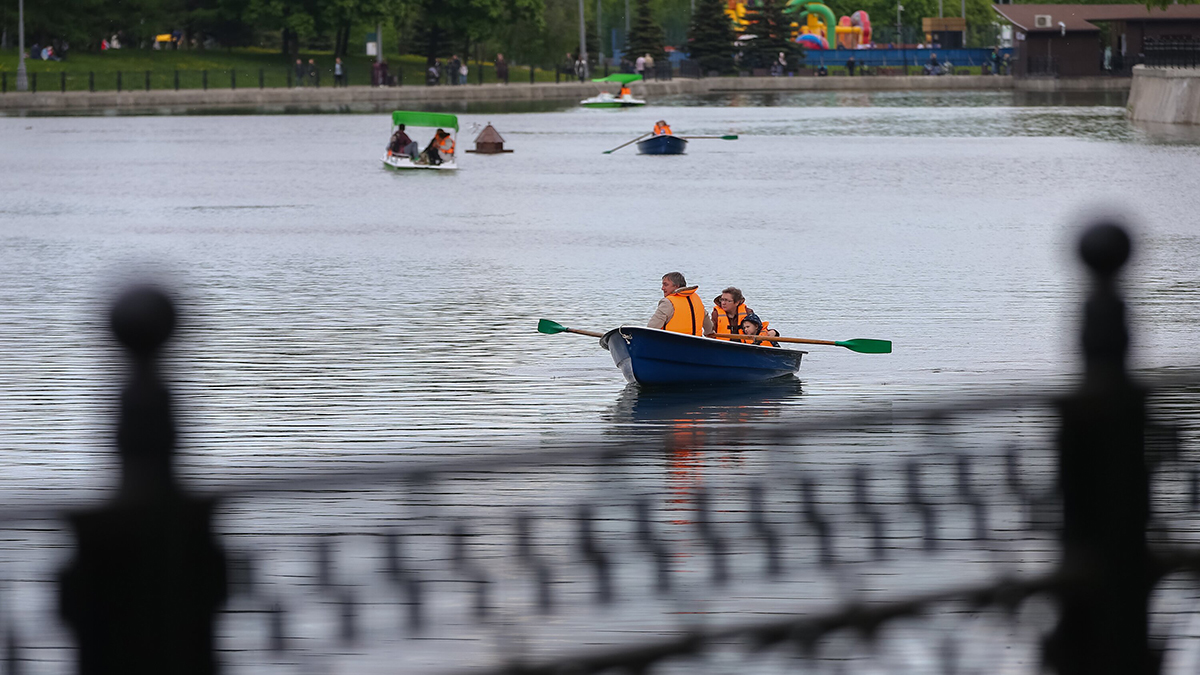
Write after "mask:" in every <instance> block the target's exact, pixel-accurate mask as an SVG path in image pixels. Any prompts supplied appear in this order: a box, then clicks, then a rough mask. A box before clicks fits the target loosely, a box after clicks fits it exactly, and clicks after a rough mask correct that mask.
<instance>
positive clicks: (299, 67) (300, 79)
mask: <svg viewBox="0 0 1200 675" xmlns="http://www.w3.org/2000/svg"><path fill="white" fill-rule="evenodd" d="M296 86H297V87H303V86H304V62H303V61H301V60H300V59H296Z"/></svg>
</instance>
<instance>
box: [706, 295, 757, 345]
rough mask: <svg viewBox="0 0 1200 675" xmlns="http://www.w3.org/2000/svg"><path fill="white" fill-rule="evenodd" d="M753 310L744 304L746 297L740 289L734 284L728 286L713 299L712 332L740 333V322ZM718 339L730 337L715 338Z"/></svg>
mask: <svg viewBox="0 0 1200 675" xmlns="http://www.w3.org/2000/svg"><path fill="white" fill-rule="evenodd" d="M753 313H754V310H752V309H750V308H749V307H747V306H746V298H745V297H743V296H742V291H741V290H739V289H738V288H736V287H734V286H730V287H729V288H726V289H725V290H723V291H721V294H720V295H718V296H717V297H716V298H715V299H714V300H713V310H712V324H713V328H714V330H713V332H714V333H725V334H729V333H733V334H736V333H740V332H742V322H743V321H745V320H746V317H747V316H748V315H750V314H753ZM717 339H718V340H731V339H732V338H717Z"/></svg>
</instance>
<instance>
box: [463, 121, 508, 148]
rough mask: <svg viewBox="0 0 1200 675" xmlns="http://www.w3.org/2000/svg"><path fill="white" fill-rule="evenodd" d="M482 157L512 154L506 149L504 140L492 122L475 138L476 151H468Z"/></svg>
mask: <svg viewBox="0 0 1200 675" xmlns="http://www.w3.org/2000/svg"><path fill="white" fill-rule="evenodd" d="M467 152H474V153H478V154H480V155H498V154H500V153H502V152H512V150H505V149H504V138H503V137H502V136H501V135H500V132H499V131H496V127H493V126H492V123H491V122H488V125H487V126H486V127H484V128H483V131H481V132H480V133H479V135H478V136H476V137H475V149H474V150H467Z"/></svg>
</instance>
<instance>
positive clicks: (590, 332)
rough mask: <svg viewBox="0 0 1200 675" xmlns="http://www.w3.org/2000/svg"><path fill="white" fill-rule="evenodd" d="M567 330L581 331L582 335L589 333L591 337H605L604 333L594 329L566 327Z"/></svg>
mask: <svg viewBox="0 0 1200 675" xmlns="http://www.w3.org/2000/svg"><path fill="white" fill-rule="evenodd" d="M566 332H568V333H579V334H580V335H588V336H591V337H604V333H597V332H596V331H594V330H581V329H579V328H568V329H566Z"/></svg>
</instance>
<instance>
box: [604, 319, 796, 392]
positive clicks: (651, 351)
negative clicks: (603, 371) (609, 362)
mask: <svg viewBox="0 0 1200 675" xmlns="http://www.w3.org/2000/svg"><path fill="white" fill-rule="evenodd" d="M600 346H601V347H604V348H605V349H607V350H608V352H609V353H610V354H612V357H613V362H614V363H616V364H617V367H618V368H620V369H621V373H623V374H624V375H625V379H626V380H629V381H630V382H634V383H637V384H646V385H663V384H705V383H708V384H718V383H725V382H761V381H764V380H770V379H773V378H776V377H783V376H784V375H792V374H795V373H796V372H797V371H798V370H800V359H801V358H803V357H804V355H805V354H807V353H808V352H804V351H800V350H798V349H784V348H780V347H760V346H758V345H750V344H743V343H740V342H729V341H727V340H716V339H713V338H706V337H698V336H695V335H684V334H683V333H671V332H668V331H665V330H659V329H657V328H641V327H639V326H621V327H620V328H614V329H613V330H610V331H608V332H607V333H605V334H604V337H602V338H600Z"/></svg>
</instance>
